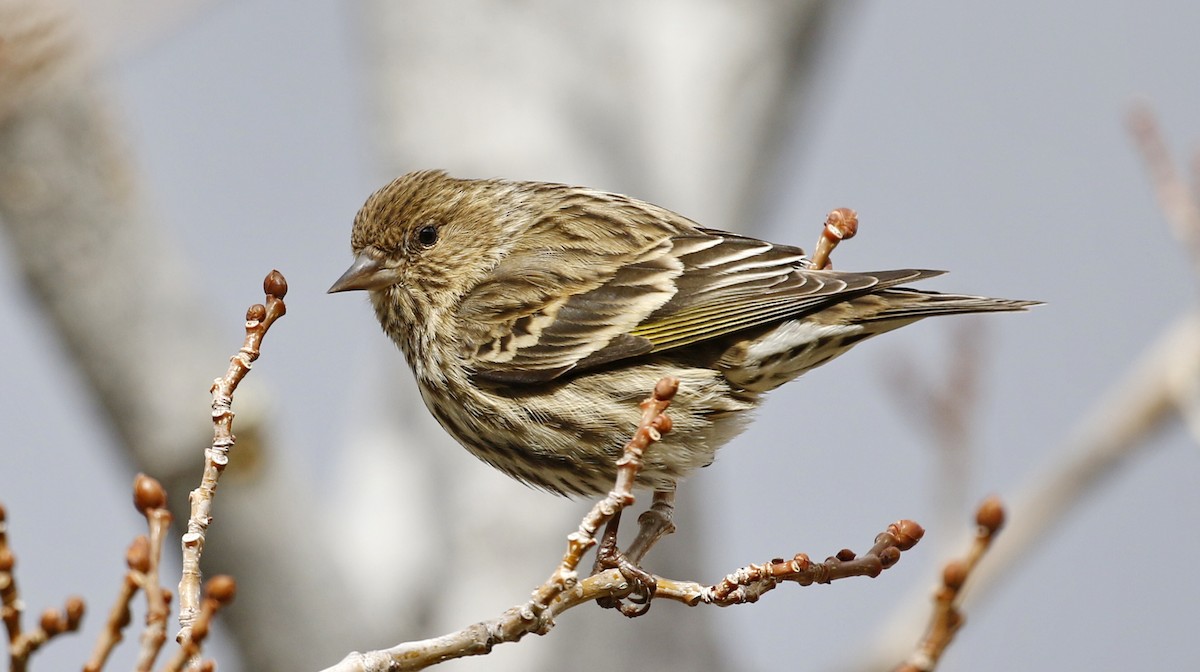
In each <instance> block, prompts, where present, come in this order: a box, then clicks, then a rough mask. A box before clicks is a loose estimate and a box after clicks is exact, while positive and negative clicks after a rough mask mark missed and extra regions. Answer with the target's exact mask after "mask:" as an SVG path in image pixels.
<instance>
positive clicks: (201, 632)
mask: <svg viewBox="0 0 1200 672" xmlns="http://www.w3.org/2000/svg"><path fill="white" fill-rule="evenodd" d="M205 637H208V618H207V617H206V616H204V615H201V616H200V618H197V619H196V621H195V622H194V623H192V641H193V642H202V641H204V638H205Z"/></svg>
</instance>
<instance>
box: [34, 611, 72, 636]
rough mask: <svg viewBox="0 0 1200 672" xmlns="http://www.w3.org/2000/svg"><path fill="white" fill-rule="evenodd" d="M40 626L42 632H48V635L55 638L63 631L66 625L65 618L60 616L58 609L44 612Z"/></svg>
mask: <svg viewBox="0 0 1200 672" xmlns="http://www.w3.org/2000/svg"><path fill="white" fill-rule="evenodd" d="M38 625H39V626H41V628H42V630H45V631H46V634H47V635H49V636H51V637H53V636H54V635H57V634H58V633H60V632H62V631H63V627H64V626H65V625H66V623H64V622H63V618H62V616H60V615H59V613H58V610H57V609H47V610H45V611H43V612H42V618H41V620H40V621H39V622H38Z"/></svg>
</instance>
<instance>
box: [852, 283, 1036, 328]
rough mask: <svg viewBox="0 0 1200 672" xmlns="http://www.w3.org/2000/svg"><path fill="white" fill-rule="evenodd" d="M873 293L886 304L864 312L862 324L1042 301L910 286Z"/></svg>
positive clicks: (1018, 308)
mask: <svg viewBox="0 0 1200 672" xmlns="http://www.w3.org/2000/svg"><path fill="white" fill-rule="evenodd" d="M873 296H874V297H877V298H878V299H880V300H881V302H882V304H883V307H882V309H881V310H879V311H877V312H871V313H867V314H866V315H864V316H863V318H864V319H862V320H861V322H860V324H868V323H871V322H886V321H891V320H903V321H909V320H919V319H921V318H923V317H933V316H935V315H961V314H964V313H993V312H1012V311H1023V310H1028V309H1029V308H1031V307H1033V306H1039V305H1041V303H1042V302H1041V301H1022V300H1019V299H993V298H991V297H987V296H969V295H966V294H943V293H941V292H928V291H923V290H919V289H908V288H907V287H904V288H898V289H885V290H883V291H882V292H878V293H876V294H874V295H873Z"/></svg>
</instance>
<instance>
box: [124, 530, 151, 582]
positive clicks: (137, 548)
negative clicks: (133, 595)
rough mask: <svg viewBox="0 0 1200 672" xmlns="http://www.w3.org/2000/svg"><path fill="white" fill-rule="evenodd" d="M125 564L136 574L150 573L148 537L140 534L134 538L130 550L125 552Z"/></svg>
mask: <svg viewBox="0 0 1200 672" xmlns="http://www.w3.org/2000/svg"><path fill="white" fill-rule="evenodd" d="M125 564H126V565H128V566H129V568H130V569H132V570H133V571H135V572H142V573H145V572H148V571H150V540H149V539H148V538H146V535H144V534H139V535H138V536H136V537H134V538H133V543H131V544H129V550H127V551H125Z"/></svg>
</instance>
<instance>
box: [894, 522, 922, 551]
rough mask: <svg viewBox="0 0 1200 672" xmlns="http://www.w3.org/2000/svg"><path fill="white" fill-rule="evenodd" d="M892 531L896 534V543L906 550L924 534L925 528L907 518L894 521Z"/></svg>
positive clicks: (915, 543)
mask: <svg viewBox="0 0 1200 672" xmlns="http://www.w3.org/2000/svg"><path fill="white" fill-rule="evenodd" d="M892 532H893V534H895V535H896V545H897V546H898V547H899V548H900V550H902V551H907V550H908V549H910V548H912V547H913V546H916V545H917V542H918V541H920V540H921V537H923V536H925V528H923V527H921V526H920V525H918V524H917V523H916V521H912V520H908V519H907V518H906V519H904V520H901V521H899V522H896V523H894V524H893V525H892Z"/></svg>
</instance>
